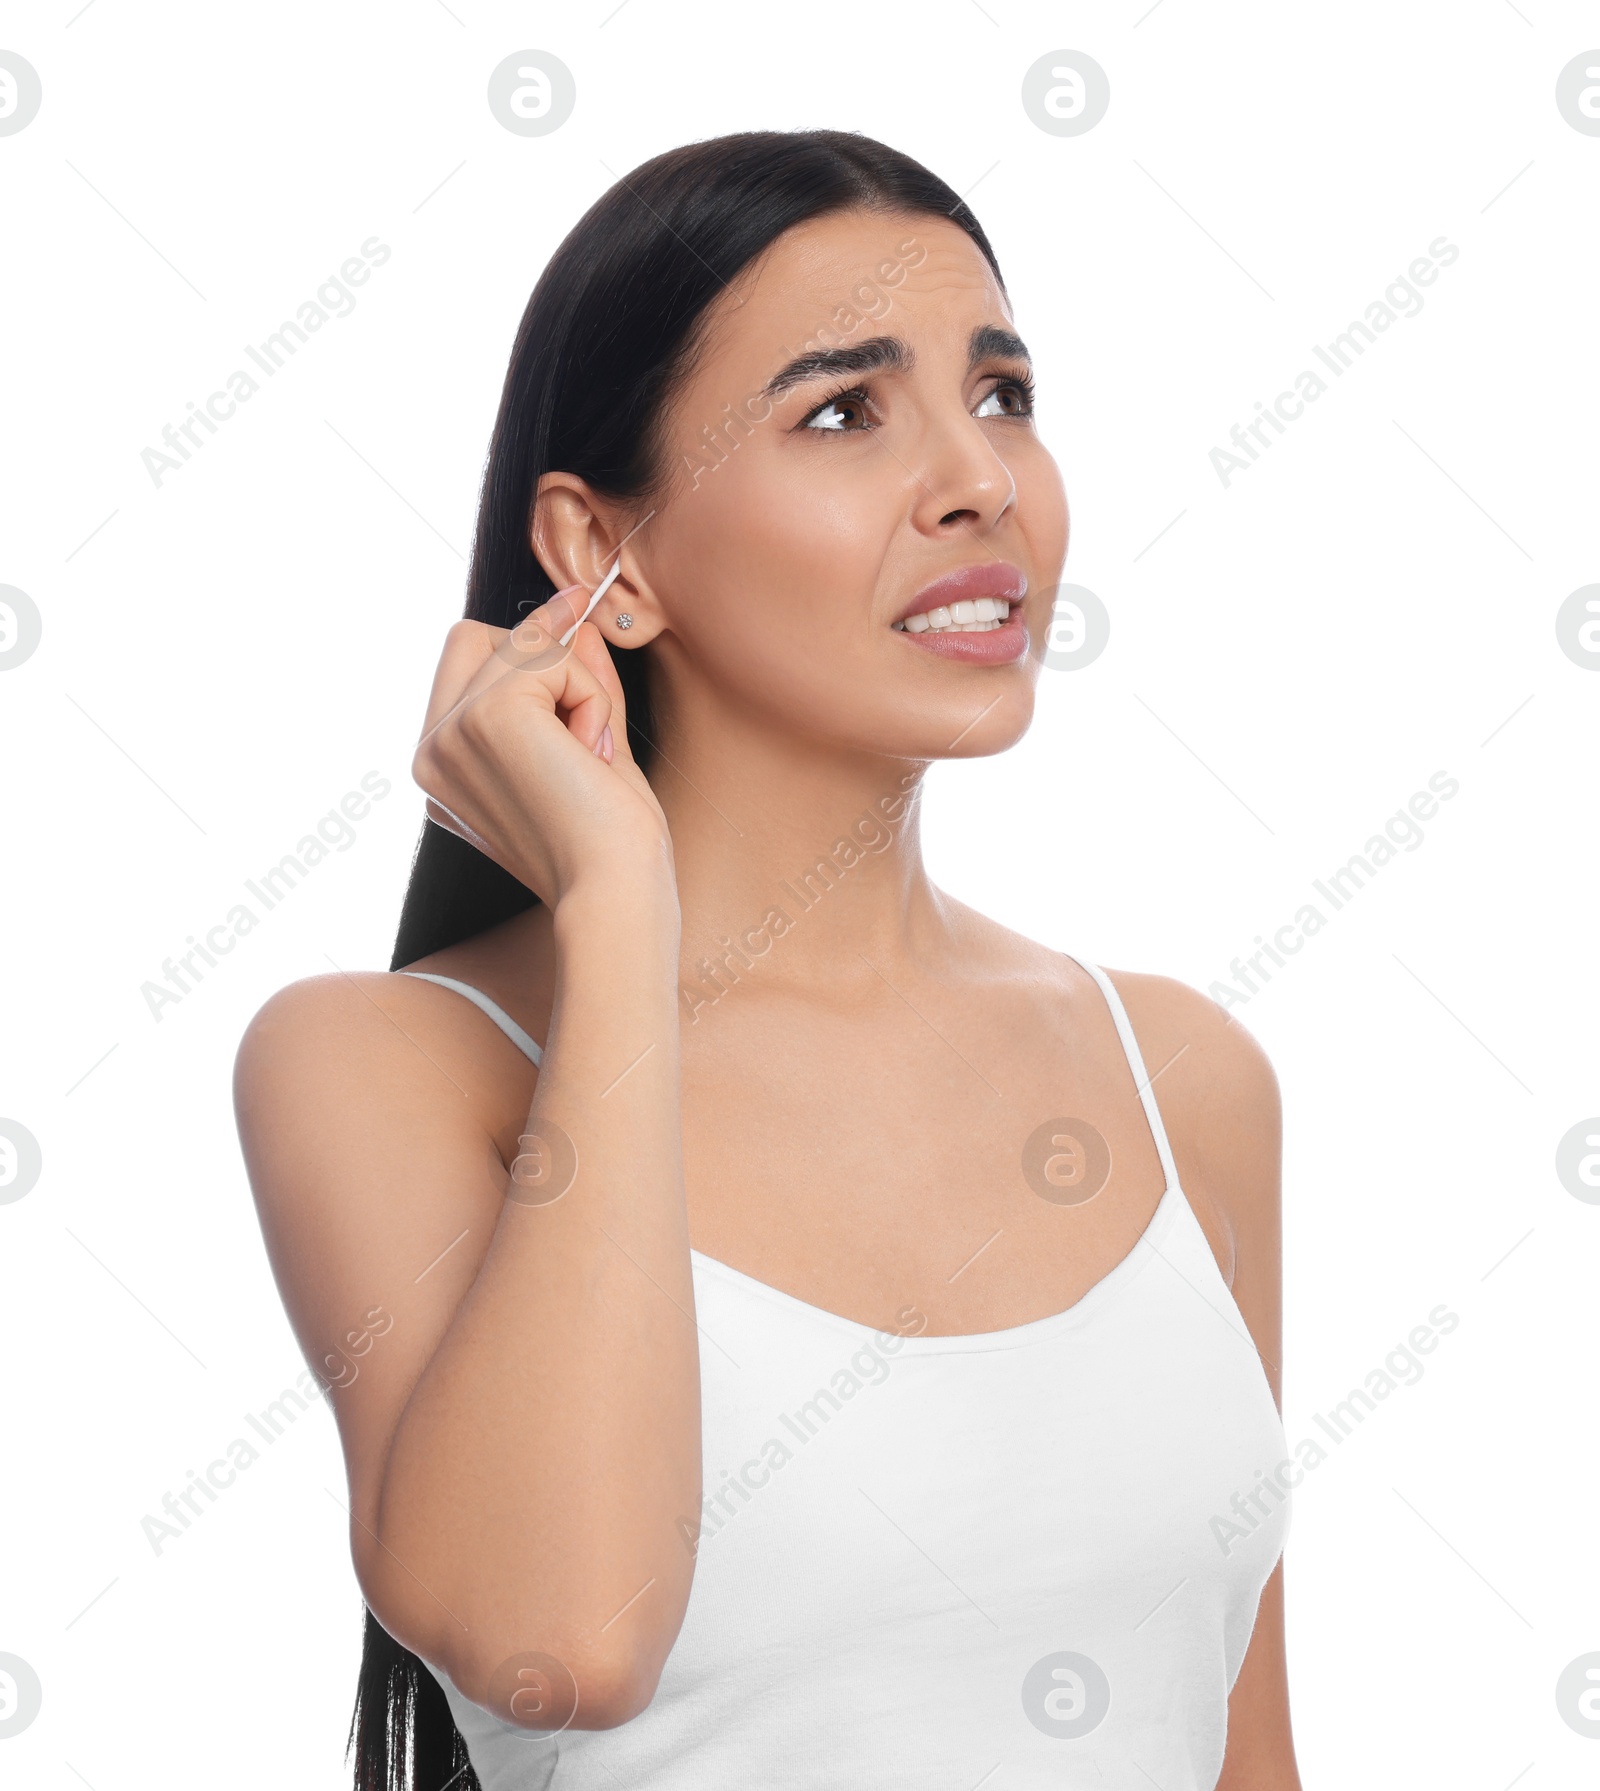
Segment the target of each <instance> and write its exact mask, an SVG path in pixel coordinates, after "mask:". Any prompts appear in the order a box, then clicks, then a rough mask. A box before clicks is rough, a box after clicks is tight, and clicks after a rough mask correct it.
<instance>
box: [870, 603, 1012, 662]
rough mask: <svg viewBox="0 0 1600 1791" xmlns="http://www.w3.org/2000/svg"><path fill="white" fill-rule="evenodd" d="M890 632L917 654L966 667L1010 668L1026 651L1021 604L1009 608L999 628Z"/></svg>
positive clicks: (899, 630) (895, 629)
mask: <svg viewBox="0 0 1600 1791" xmlns="http://www.w3.org/2000/svg"><path fill="white" fill-rule="evenodd" d="M912 613H913V614H915V612H914V611H913V612H912ZM890 633H891V634H893V635H894V636H895V637H896V638H897V639H899V640H903V641H908V642H910V644H911V645H912V646H914V647H916V648H917V649H918V650H919V651H920V652H923V653H937V654H938V655H939V656H940V657H941V658H942V659H959V660H961V661H963V662H964V663H965V664H967V665H1010V664H1012V663H1013V662H1014V661H1015V660H1018V659H1021V658H1022V657H1023V655H1024V654H1025V653H1026V652H1027V651H1028V625H1027V623H1026V622H1025V621H1023V619H1022V605H1021V603H1014V604H1013V605H1012V606H1011V613H1010V614H1009V615H1008V616H1007V617H1006V619H1005V620H1004V621H1003V622H1002V623H1001V624H1000V626H999V627H998V628H986V629H983V630H981V631H979V632H975V633H970V634H968V633H963V632H962V631H961V630H960V629H954V628H953V629H951V630H950V631H949V632H948V633H938V632H935V631H934V630H932V629H928V630H925V631H924V632H923V633H921V634H911V633H909V632H907V631H905V630H902V629H899V628H893V629H891V630H890Z"/></svg>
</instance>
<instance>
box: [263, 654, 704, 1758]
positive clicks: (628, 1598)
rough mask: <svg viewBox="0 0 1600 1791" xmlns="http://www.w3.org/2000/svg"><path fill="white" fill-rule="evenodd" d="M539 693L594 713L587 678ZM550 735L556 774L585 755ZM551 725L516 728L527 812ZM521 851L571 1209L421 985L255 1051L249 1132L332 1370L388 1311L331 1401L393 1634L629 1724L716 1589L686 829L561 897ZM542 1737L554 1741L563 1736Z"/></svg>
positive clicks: (603, 860) (487, 1063)
mask: <svg viewBox="0 0 1600 1791" xmlns="http://www.w3.org/2000/svg"><path fill="white" fill-rule="evenodd" d="M601 651H602V654H603V648H602V649H601ZM539 675H540V676H541V677H544V678H547V679H558V680H559V679H566V680H568V681H569V685H568V687H565V688H566V694H565V696H563V695H562V694H561V692H560V691H558V692H557V695H556V698H555V702H559V703H561V704H562V705H563V706H564V707H565V706H567V704H569V703H570V702H571V701H572V700H573V693H572V691H571V689H570V681H571V680H572V679H574V678H575V677H576V672H575V670H574V669H573V668H572V667H571V666H566V665H564V666H563V668H562V669H560V670H558V671H555V672H551V673H548V674H545V673H540V674H539ZM580 682H581V680H580ZM579 694H581V692H580V693H579ZM509 698H510V700H512V701H513V702H515V701H520V700H521V698H520V697H519V695H518V693H517V692H516V691H514V690H513V691H512V692H510V693H509ZM501 700H503V699H496V701H501ZM535 707H536V708H537V707H538V705H537V704H536V705H535ZM617 708H618V709H620V692H619V693H618V701H617ZM596 713H598V712H596ZM549 716H550V719H551V721H553V722H554V725H555V726H556V727H558V728H560V730H561V742H565V743H566V744H565V745H560V743H559V742H557V743H555V744H556V745H557V746H559V748H560V750H561V751H563V752H565V751H566V750H567V749H568V747H570V749H571V751H572V752H573V753H575V754H579V755H583V754H586V753H587V750H588V749H587V748H586V747H584V746H581V745H579V744H578V743H577V742H576V741H575V740H574V739H573V738H572V736H571V735H570V734H568V733H567V732H566V727H565V725H564V723H563V722H561V721H558V720H555V708H554V705H553V704H552V705H551V707H550V710H549ZM504 719H505V718H504V717H501V718H500V720H501V721H502V722H503V721H504ZM477 725H478V727H479V729H480V731H482V732H484V734H485V738H492V737H494V736H495V730H496V728H497V727H498V726H499V724H498V723H497V722H496V720H495V718H494V716H493V715H490V716H487V717H485V716H482V715H480V716H479V719H478V724H477ZM600 725H601V723H600V722H599V721H598V720H596V719H593V717H591V731H592V732H593V733H594V734H596V735H598V732H599V727H600ZM542 726H543V724H542V723H541V722H539V721H538V719H537V717H535V718H534V719H533V720H532V721H529V720H528V719H527V718H526V717H524V718H523V720H522V722H521V723H520V724H519V726H518V728H515V729H513V730H512V734H513V736H514V739H513V746H514V748H515V750H513V751H512V752H511V753H510V754H509V755H507V756H506V760H505V764H502V766H501V772H500V781H501V782H502V783H503V782H504V781H505V780H506V778H509V777H510V775H511V774H510V772H509V771H507V770H506V768H505V766H506V764H509V762H510V760H511V759H514V758H515V757H516V753H517V751H520V750H521V745H520V744H519V742H524V741H525V740H526V739H527V738H528V737H529V736H530V735H532V736H533V737H534V739H535V744H536V747H537V742H538V738H539V730H540V728H541V727H542ZM500 733H501V735H503V734H504V729H503V728H501V729H500ZM616 733H617V735H619V736H620V735H621V734H622V733H623V730H622V728H621V726H620V723H619V726H618V728H617V730H616ZM543 750H547V751H548V750H552V743H551V741H550V740H549V739H548V738H545V740H544V748H543ZM624 750H625V749H624ZM534 769H535V770H542V771H544V772H545V773H546V775H544V776H543V777H542V778H540V779H536V780H535V781H537V782H539V783H540V785H541V788H542V789H543V791H544V795H545V797H546V798H547V799H548V800H549V801H550V802H554V803H566V804H567V805H568V806H569V807H571V806H572V805H574V804H576V811H575V812H580V811H581V812H582V813H583V814H584V815H587V812H588V808H589V806H591V804H590V803H589V802H586V800H585V790H584V780H585V779H589V780H590V782H591V783H594V785H595V788H596V790H597V791H598V792H599V795H600V797H606V798H609V796H610V794H611V792H610V790H609V787H608V786H605V785H604V784H603V783H599V782H598V781H597V780H600V779H605V778H612V777H615V776H616V775H617V771H616V768H615V767H613V766H610V765H607V764H605V763H603V762H602V761H601V760H600V759H598V758H591V759H589V760H588V762H587V764H579V763H575V762H572V761H567V762H564V763H561V764H558V765H557V766H556V767H555V771H554V773H549V771H548V768H547V767H538V766H535V767H534ZM635 775H637V773H635ZM563 777H564V778H565V779H566V782H565V784H563V782H562V779H563ZM441 781H442V780H441ZM493 781H494V780H487V781H486V783H485V786H484V789H480V790H479V791H478V792H477V793H476V794H474V793H473V792H472V791H470V790H465V789H463V788H460V787H457V788H453V789H451V790H450V791H449V792H448V797H447V798H445V799H447V800H448V801H449V805H450V808H451V810H452V813H453V815H455V816H461V815H463V814H464V813H468V814H469V815H470V820H471V823H472V826H473V828H474V831H475V832H476V833H477V835H478V836H479V837H480V838H487V839H489V840H491V841H492V840H494V839H496V838H499V839H500V840H502V841H504V840H506V838H507V837H508V835H509V834H510V833H513V832H515V831H516V829H517V827H518V826H520V825H521V822H520V820H519V819H518V817H517V816H516V815H514V814H511V813H509V812H508V813H502V814H501V815H499V817H498V818H497V817H496V816H495V815H494V814H493V813H492V812H491V810H492V809H493V808H494V804H495V801H497V800H499V799H500V798H499V797H495V798H493V799H491V797H490V796H489V795H487V794H485V790H486V789H487V786H488V782H493ZM641 782H642V780H641ZM426 787H428V788H429V790H430V793H432V794H434V795H436V796H440V795H441V794H442V793H441V790H440V789H439V788H438V787H436V782H435V780H433V779H432V778H431V777H430V781H429V782H428V784H427V785H426ZM502 794H503V792H502ZM636 799H637V798H635V800H636ZM515 806H516V805H515V803H513V804H512V807H513V808H515ZM609 819H610V820H611V821H612V822H614V823H615V822H617V821H618V815H617V814H616V813H613V814H612V815H611V816H610V817H609ZM622 819H623V820H624V821H625V820H626V816H625V815H624V816H623V817H622ZM563 824H564V823H563V821H562V818H561V817H560V816H559V815H558V816H556V818H555V819H554V820H552V821H547V822H546V823H545V825H546V828H547V831H549V830H553V831H554V832H555V833H559V832H560V829H561V827H562V825H563ZM498 851H499V852H503V853H504V854H505V858H508V859H511V861H512V863H513V864H516V866H517V868H518V869H519V870H520V871H523V872H524V873H525V880H528V879H531V878H533V877H536V876H544V877H547V878H548V880H549V882H550V883H552V884H553V885H555V887H554V888H552V889H551V891H550V893H551V894H552V895H553V896H554V897H555V900H554V901H553V902H552V903H551V906H552V909H553V912H552V917H551V922H550V924H551V928H552V931H553V937H554V949H555V962H554V1007H553V1012H552V1015H551V1020H550V1027H549V1033H548V1037H547V1039H546V1041H545V1047H544V1055H543V1062H542V1066H541V1069H540V1072H539V1075H538V1080H537V1086H536V1087H535V1089H534V1092H533V1096H532V1102H531V1105H530V1107H529V1109H528V1119H527V1123H526V1126H525V1127H524V1131H525V1132H526V1133H529V1134H539V1133H543V1134H544V1135H545V1136H546V1137H547V1138H548V1137H549V1136H551V1135H552V1134H551V1133H550V1131H549V1128H551V1127H555V1128H559V1133H564V1134H565V1135H566V1136H567V1137H568V1138H569V1139H570V1140H571V1142H572V1144H573V1146H574V1147H575V1151H576V1175H575V1179H573V1181H572V1183H571V1186H570V1189H568V1190H567V1191H566V1192H565V1193H562V1194H561V1195H560V1197H559V1198H554V1199H550V1198H548V1195H549V1193H550V1188H549V1186H548V1185H539V1184H537V1183H535V1184H534V1185H532V1186H531V1187H526V1186H523V1185H521V1184H519V1183H518V1182H517V1181H515V1180H514V1179H513V1178H512V1176H510V1175H508V1173H507V1168H506V1163H505V1159H504V1156H503V1155H502V1151H501V1148H500V1143H504V1142H505V1141H504V1140H502V1141H500V1143H497V1139H496V1136H495V1133H496V1130H497V1127H496V1124H495V1121H494V1117H493V1114H492V1113H491V1111H490V1110H489V1105H488V1101H487V1099H486V1097H485V1094H484V1092H483V1091H484V1090H485V1089H486V1088H489V1087H492V1086H493V1084H494V1081H495V1078H497V1077H498V1078H499V1086H500V1089H501V1091H502V1099H503V1091H504V1088H505V1082H506V1079H507V1078H508V1077H521V1078H522V1079H523V1081H522V1086H526V1078H527V1076H528V1075H529V1074H530V1071H529V1069H528V1066H527V1064H526V1060H524V1059H520V1058H517V1057H516V1054H515V1052H514V1048H513V1047H512V1046H511V1045H510V1044H509V1042H507V1041H505V1040H504V1039H502V1038H501V1036H500V1035H499V1033H498V1032H496V1031H495V1030H494V1029H493V1028H492V1027H491V1026H490V1025H489V1023H488V1022H487V1021H486V1020H484V1019H483V1018H482V1016H480V1015H478V1014H476V1013H475V1012H474V1011H473V1010H472V1009H471V1007H470V1006H469V1005H468V1004H467V1003H465V1002H462V1001H461V1000H460V998H459V997H457V996H454V995H452V994H450V993H449V992H447V991H443V990H439V989H437V988H435V987H433V986H432V985H429V984H426V983H421V982H417V981H414V980H407V979H404V978H400V977H385V976H368V977H362V978H335V977H326V978H320V979H316V980H314V981H311V982H307V983H303V984H298V985H296V986H294V987H293V988H291V989H288V990H286V991H284V992H283V993H282V994H281V995H279V996H277V997H275V998H274V999H273V1000H272V1001H270V1002H268V1003H267V1005H266V1006H265V1007H264V1008H263V1009H262V1011H261V1013H260V1014H259V1015H258V1016H257V1018H256V1020H255V1021H254V1022H253V1024H252V1025H251V1027H250V1029H249V1032H248V1033H247V1035H246V1037H245V1039H244V1042H243V1044H242V1046H241V1049H240V1054H239V1061H238V1068H237V1077H236V1086H237V1101H238V1111H239V1122H240V1131H241V1137H242V1139H243V1141H244V1147H245V1154H246V1159H247V1163H248V1166H249V1170H250V1176H251V1182H252V1186H253V1188H254V1190H255V1194H256V1199H257V1202H258V1205H259V1208H260V1212H261V1217H262V1224H263V1230H264V1232H265V1235H266V1239H267V1243H268V1247H269V1251H270V1253H271V1258H272V1263H273V1267H274V1270H275V1272H276V1274H277V1277H278V1280H279V1285H280V1287H281V1289H282V1292H283V1297H284V1301H285V1305H286V1307H287V1309H288V1312H289V1315H290V1319H291V1322H292V1323H293V1325H294V1328H295V1332H296V1335H297V1336H298V1338H299V1340H300V1342H301V1345H302V1347H303V1348H304V1350H305V1351H306V1354H307V1356H308V1358H309V1359H310V1360H312V1361H319V1360H321V1359H323V1358H324V1357H325V1356H326V1355H327V1352H329V1351H330V1350H335V1349H338V1348H339V1347H340V1340H341V1338H343V1337H347V1336H348V1335H349V1333H350V1332H351V1330H352V1328H353V1327H357V1326H361V1325H362V1321H363V1319H364V1316H365V1314H366V1313H367V1312H368V1311H369V1310H371V1309H372V1308H374V1307H381V1308H382V1309H383V1312H384V1314H385V1315H386V1316H389V1317H392V1320H393V1323H392V1327H385V1328H382V1329H381V1333H380V1334H378V1335H375V1336H373V1337H372V1339H371V1341H370V1342H369V1343H367V1344H365V1345H364V1347H363V1349H362V1352H361V1356H360V1360H359V1363H358V1364H357V1366H358V1372H357V1373H356V1375H355V1377H354V1378H353V1379H352V1380H350V1381H349V1382H348V1384H346V1385H345V1386H344V1387H343V1388H342V1389H341V1390H339V1391H337V1392H336V1393H335V1394H334V1396H333V1402H334V1407H335V1411H336V1413H337V1416H338V1421H339V1425H340V1432H341V1438H342V1440H343V1443H344V1447H345V1452H346V1461H347V1466H348V1469H349V1479H350V1491H351V1533H352V1549H353V1553H354V1557H355V1564H356V1571H357V1574H358V1577H359V1579H360V1582H361V1585H362V1589H363V1592H364V1593H365V1595H366V1597H367V1600H368V1602H369V1604H370V1605H371V1607H372V1609H373V1610H374V1612H375V1613H376V1615H377V1616H378V1618H379V1620H380V1621H381V1622H382V1623H383V1625H384V1627H385V1628H387V1629H388V1630H389V1631H390V1632H391V1633H392V1634H393V1635H394V1636H395V1637H396V1638H397V1639H398V1640H400V1641H401V1642H403V1643H404V1644H405V1645H406V1646H408V1647H410V1648H411V1649H413V1650H414V1651H415V1652H417V1653H419V1654H421V1655H422V1656H423V1657H424V1658H426V1659H427V1660H429V1661H430V1662H432V1663H433V1664H435V1665H437V1666H439V1667H440V1668H442V1669H443V1670H444V1671H446V1672H447V1673H448V1674H449V1675H450V1677H451V1678H452V1679H453V1680H454V1681H455V1683H456V1684H457V1685H458V1686H459V1687H460V1689H461V1690H462V1691H463V1692H464V1693H465V1694H466V1695H467V1696H468V1697H470V1698H472V1699H474V1700H475V1701H478V1702H481V1703H486V1704H488V1705H489V1707H491V1708H494V1709H496V1711H497V1714H500V1715H501V1716H503V1717H506V1718H507V1719H508V1720H527V1719H528V1716H529V1712H528V1710H527V1709H526V1708H523V1707H515V1708H514V1707H512V1706H511V1705H510V1704H509V1694H510V1692H511V1691H512V1690H515V1689H516V1682H515V1678H514V1674H515V1661H514V1657H516V1656H518V1655H528V1654H537V1655H541V1656H545V1657H553V1659H554V1660H555V1661H556V1662H559V1663H561V1669H564V1670H565V1672H566V1673H568V1674H570V1675H571V1678H572V1680H573V1681H575V1683H576V1688H577V1700H578V1701H577V1711H576V1715H575V1716H574V1717H573V1721H574V1723H575V1725H576V1726H578V1727H590V1728H593V1727H606V1726H611V1725H613V1724H615V1723H618V1722H622V1721H625V1720H627V1718H628V1717H630V1716H632V1715H634V1714H637V1712H638V1711H639V1710H640V1709H641V1708H643V1706H644V1705H645V1704H646V1703H647V1702H648V1701H649V1698H650V1697H651V1695H652V1694H653V1690H654V1686H655V1682H656V1679H657V1677H658V1675H659V1672H660V1669H661V1666H662V1664H663V1662H664V1661H665V1658H666V1655H667V1652H668V1650H669V1649H670V1647H671V1645H672V1642H673V1640H674V1638H675V1637H676V1634H677V1631H678V1628H679V1625H680V1623H681V1621H682V1617H683V1612H684V1608H685V1605H686V1602H687V1599H688V1593H689V1586H690V1581H691V1576H692V1570H693V1560H692V1557H691V1555H690V1554H689V1552H688V1550H687V1549H686V1548H685V1546H684V1543H683V1541H682V1539H681V1536H680V1533H679V1530H678V1527H677V1526H678V1523H679V1520H680V1519H682V1518H683V1517H685V1516H689V1515H692V1514H694V1513H696V1512H698V1510H699V1506H700V1415H699V1369H698V1352H697V1348H696V1332H695V1325H694V1318H693V1311H694V1303H693V1287H692V1278H691V1274H690V1259H689V1247H688V1225H687V1217H686V1208H685V1201H684V1191H683V1170H682V1150H681V1143H680V1097H679V1053H678V1017H677V971H678V944H679V940H678V908H677V897H676V890H675V886H674V884H673V879H672V873H671V862H670V844H669V842H666V840H665V835H664V827H663V830H662V832H661V834H659V835H656V834H653V833H652V831H651V829H650V828H648V827H645V828H637V829H630V828H629V827H627V826H625V825H620V824H619V825H614V826H613V827H611V828H610V829H609V830H608V832H607V843H606V845H605V847H604V849H601V848H600V847H599V846H598V845H597V843H596V842H595V841H593V840H591V841H589V842H587V843H583V842H579V843H578V844H576V845H574V843H573V842H572V841H571V840H570V839H567V840H565V841H563V842H561V852H564V854H565V858H564V861H561V853H557V854H556V858H557V860H558V863H557V869H556V871H555V872H552V871H551V869H550V865H549V863H545V864H542V865H541V864H538V863H535V862H532V855H530V858H529V861H528V862H527V863H525V864H524V863H519V862H518V861H517V860H516V859H515V857H514V856H513V854H512V851H511V849H510V848H509V847H508V846H505V845H502V846H501V847H500V848H498ZM502 861H504V859H503V860H502ZM541 893H543V892H541ZM495 1053H500V1054H501V1055H500V1056H499V1057H498V1058H496V1057H495V1055H494V1054H495ZM505 1053H511V1054H512V1057H513V1058H514V1059H515V1061H514V1062H512V1061H509V1060H508V1059H507V1058H506V1056H505V1055H504V1054H505ZM513 1111H515V1110H513ZM498 1129H499V1130H500V1131H502V1132H503V1131H504V1130H505V1127H504V1124H503V1122H502V1124H501V1125H500V1126H499V1128H498ZM557 1135H559V1134H557ZM511 1148H512V1149H513V1150H514V1148H515V1147H514V1145H513V1146H512V1147H511ZM532 1148H534V1149H536V1148H537V1147H532ZM558 1155H559V1153H558ZM380 1322H381V1321H380ZM364 1328H365V1329H366V1330H367V1331H368V1332H369V1333H371V1332H378V1331H379V1326H378V1325H367V1326H365V1327H364ZM502 1669H505V1673H502ZM550 1672H551V1677H552V1679H553V1680H554V1681H555V1682H556V1694H557V1698H558V1701H559V1699H560V1695H561V1680H562V1673H561V1670H560V1669H550ZM508 1674H509V1675H510V1677H509V1678H508V1677H507V1676H506V1675H508ZM537 1714H539V1715H540V1716H541V1717H542V1720H540V1721H530V1723H529V1726H531V1727H554V1726H557V1725H558V1724H559V1723H560V1720H561V1716H562V1715H564V1714H566V1712H565V1711H561V1712H559V1713H558V1714H557V1715H556V1717H555V1718H554V1719H553V1720H552V1718H551V1717H550V1716H549V1714H548V1713H547V1712H539V1713H537Z"/></svg>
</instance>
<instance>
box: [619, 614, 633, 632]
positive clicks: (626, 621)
mask: <svg viewBox="0 0 1600 1791" xmlns="http://www.w3.org/2000/svg"><path fill="white" fill-rule="evenodd" d="M617 626H618V627H619V628H631V627H632V626H633V617H632V616H630V615H629V614H628V612H627V611H626V610H624V611H623V612H622V614H621V615H620V616H618V617H617Z"/></svg>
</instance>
